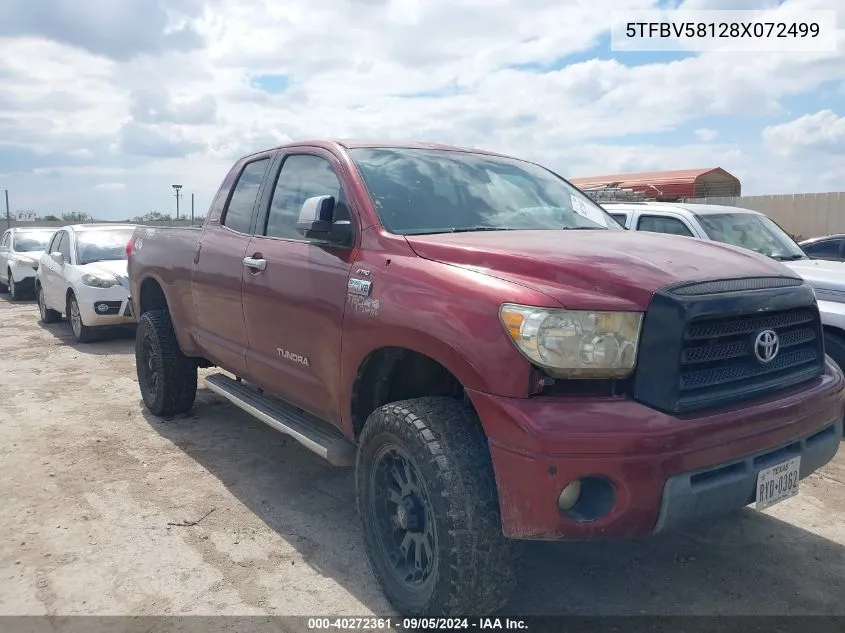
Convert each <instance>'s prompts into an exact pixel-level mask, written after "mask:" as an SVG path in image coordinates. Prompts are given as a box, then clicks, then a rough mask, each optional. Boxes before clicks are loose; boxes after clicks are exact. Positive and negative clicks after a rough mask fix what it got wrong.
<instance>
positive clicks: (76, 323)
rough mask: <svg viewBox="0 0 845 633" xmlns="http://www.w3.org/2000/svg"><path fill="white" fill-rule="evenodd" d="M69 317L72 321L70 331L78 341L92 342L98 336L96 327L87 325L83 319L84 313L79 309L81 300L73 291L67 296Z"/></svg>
mask: <svg viewBox="0 0 845 633" xmlns="http://www.w3.org/2000/svg"><path fill="white" fill-rule="evenodd" d="M67 319H68V321H70V331H71V332H73V338H74V339H76V342H77V343H90V342H91V341H93V340H94V339H95V338H96V336H95V332H94V328H92V327H89V326H87V325H85V322H84V321H83V320H82V313H81V312H80V311H79V302H78V301H77V300H76V295H75V294H73V293H72V292H71V293H70V295H69V296H68V298H67Z"/></svg>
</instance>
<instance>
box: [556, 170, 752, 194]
mask: <svg viewBox="0 0 845 633" xmlns="http://www.w3.org/2000/svg"><path fill="white" fill-rule="evenodd" d="M570 182H572V184H574V185H575V186H577V187H578V188H580V189H582V190H584V191H585V192H586V193H587V194H588V195H590V196H591V197H593V198H594V199H596V200H598V201H601V200H605V201H608V200H660V201H677V200H682V199H688V198H707V197H715V196H718V197H733V196H740V195H742V185H741V184H740V182H739V178H737V177H736V176H734V175H733V174H730V173H728V172H727V171H725V170H724V169H722V168H721V167H710V168H707V169H682V170H677V171H656V172H641V173H635V174H616V175H614V176H591V177H589V178H571V179H570Z"/></svg>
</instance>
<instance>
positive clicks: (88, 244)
mask: <svg viewBox="0 0 845 633" xmlns="http://www.w3.org/2000/svg"><path fill="white" fill-rule="evenodd" d="M132 231H133V229H106V230H103V229H94V230H91V229H89V230H87V231H86V230H84V229H83V230H81V231H78V232H77V233H76V262H77V264H78V265H80V266H83V265H85V264H91V263H93V262H107V261H118V260H121V259H126V244H127V243H128V242H129V238H131V237H132Z"/></svg>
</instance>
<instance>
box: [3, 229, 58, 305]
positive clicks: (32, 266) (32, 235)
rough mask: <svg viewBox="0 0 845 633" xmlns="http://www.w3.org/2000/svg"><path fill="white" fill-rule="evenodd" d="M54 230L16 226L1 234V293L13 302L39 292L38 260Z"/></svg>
mask: <svg viewBox="0 0 845 633" xmlns="http://www.w3.org/2000/svg"><path fill="white" fill-rule="evenodd" d="M53 231H54V229H42V228H34V227H33V228H29V227H17V226H16V227H13V228H10V229H7V230H6V232H5V233H3V237H0V292H8V293H9V298H10V299H11V300H12V301H17V300H19V299H22V298H24V296H25V295H27V294H32V293H33V292H34V291H35V275H36V271H37V270H38V259H39V258H40V257H41V253H42V252H43V251H44V248H45V247H46V246H47V241H48V240H49V239H50V237H51V236H52V235H53Z"/></svg>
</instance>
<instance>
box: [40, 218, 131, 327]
mask: <svg viewBox="0 0 845 633" xmlns="http://www.w3.org/2000/svg"><path fill="white" fill-rule="evenodd" d="M134 229H135V225H134V224H75V225H71V226H65V227H62V228H61V229H59V230H57V231H56V233H55V235H54V236H53V238H52V239H51V240H50V244H49V247H48V249H47V250H46V251H45V252H44V254H43V255H41V261H40V263H39V266H38V277H37V279H36V282H35V284H36V297H37V299H38V309H39V311H40V313H41V320H42V321H43V322H44V323H52V322H54V321H58V320H59V319H61V317H62V315H63V314H64V315H67V318H68V320H69V321H70V326H71V330H72V331H73V336H74V338H75V339H76V340H77V341H78V342H80V343H87V342H90V341H92V340H94V338H96V335H97V334H98V331H99V328H102V327H108V326H114V325H124V324H130V323H134V318H133V317H132V312H131V310H130V306H129V290H128V288H129V281H128V277H127V274H126V256H127V255H126V245H127V243H128V242H129V239H130V238H131V237H132V231H133V230H134Z"/></svg>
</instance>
